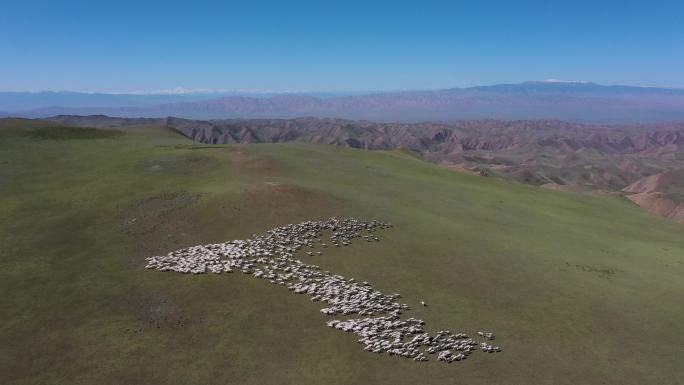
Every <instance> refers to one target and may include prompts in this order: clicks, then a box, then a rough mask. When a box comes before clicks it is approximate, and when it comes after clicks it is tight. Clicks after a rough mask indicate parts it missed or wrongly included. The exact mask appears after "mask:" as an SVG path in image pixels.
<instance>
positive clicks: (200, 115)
mask: <svg viewBox="0 0 684 385" xmlns="http://www.w3.org/2000/svg"><path fill="white" fill-rule="evenodd" d="M217 96H218V97H217ZM0 110H2V111H7V112H5V113H4V115H5V116H19V117H32V118H42V117H48V116H54V115H93V114H105V115H110V116H120V117H167V116H177V117H181V118H189V119H227V118H243V119H246V118H296V117H302V116H310V117H321V118H322V117H326V118H340V119H363V120H371V121H376V122H381V121H382V122H399V121H403V122H417V121H427V120H429V121H435V120H462V119H483V118H492V119H509V120H510V119H560V120H566V121H574V122H595V123H633V122H645V121H648V122H667V121H684V90H680V89H669V88H649V87H633V86H605V85H599V84H595V83H581V82H549V81H544V82H525V83H519V84H499V85H492V86H478V87H470V88H451V89H444V90H429V91H395V92H378V93H368V94H355V95H313V94H263V95H259V96H254V95H244V94H240V95H216V94H175V95H107V94H78V93H50V94H46V93H39V94H28V93H11V95H10V94H8V93H0Z"/></svg>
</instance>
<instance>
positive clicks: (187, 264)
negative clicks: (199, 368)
mask: <svg viewBox="0 0 684 385" xmlns="http://www.w3.org/2000/svg"><path fill="white" fill-rule="evenodd" d="M391 227H392V226H391V225H390V224H387V223H383V222H379V221H375V220H374V221H361V220H358V219H354V218H346V219H338V218H330V219H328V220H325V221H306V222H302V223H299V224H290V225H286V226H282V227H277V228H275V229H272V230H269V231H267V232H266V233H264V234H262V235H253V236H252V238H250V239H246V240H234V241H230V242H226V243H218V244H208V245H201V246H193V247H189V248H186V249H182V250H177V251H174V252H171V253H169V254H167V255H165V256H156V257H150V258H147V266H145V267H146V268H148V269H157V270H160V271H175V272H179V273H192V274H203V273H206V272H207V271H209V272H212V273H215V274H221V273H223V272H225V273H230V272H232V271H233V270H234V269H238V270H240V271H242V272H243V273H245V274H251V275H252V276H253V277H255V278H262V279H268V280H269V282H271V283H273V284H277V285H281V286H285V287H287V288H288V290H290V291H292V292H294V293H296V294H307V295H309V296H311V300H312V301H314V302H323V303H325V304H326V307H324V308H322V309H321V310H320V311H321V313H323V314H325V315H339V314H341V315H352V314H358V315H359V316H362V317H365V318H356V319H347V320H344V321H340V320H332V321H328V322H327V326H328V327H331V328H334V329H337V330H342V331H345V332H349V333H354V334H356V335H357V336H358V337H360V339H359V340H358V342H359V343H362V344H364V345H365V347H364V350H366V351H369V352H373V353H378V354H380V353H388V354H389V355H392V356H396V357H403V358H412V359H413V360H414V361H417V362H424V361H427V360H428V358H427V355H426V353H427V354H434V353H437V352H439V354H438V357H437V358H438V360H439V361H443V362H446V363H451V362H453V361H460V360H463V359H465V358H466V357H467V356H468V355H469V354H471V353H472V352H473V351H474V350H475V349H477V347H478V344H477V342H475V341H474V340H473V339H471V338H469V337H468V336H467V335H466V334H465V333H452V332H450V331H448V330H441V331H439V332H438V333H437V334H436V335H430V334H428V333H427V332H425V329H424V325H425V322H424V321H423V320H419V319H415V318H406V319H402V317H401V314H402V311H404V310H408V309H409V307H408V305H406V304H402V303H398V302H396V300H397V299H398V298H400V297H401V296H400V295H399V294H398V293H394V294H392V295H386V294H382V293H381V292H379V291H377V290H375V289H373V288H372V286H371V285H370V284H369V283H368V282H366V281H363V282H361V283H358V282H357V281H356V280H355V279H354V278H349V279H346V278H345V277H343V276H340V275H333V274H331V273H330V272H328V271H321V269H320V267H319V266H317V265H311V264H306V263H304V262H302V261H300V260H298V259H295V258H294V254H295V253H296V252H297V251H298V250H300V249H302V248H303V247H305V246H306V247H308V248H314V247H315V246H314V244H315V243H318V244H321V246H322V247H323V248H326V247H327V244H325V243H323V242H322V240H321V236H322V232H323V231H325V230H328V231H331V232H332V234H331V235H330V240H331V241H330V243H332V244H333V245H335V246H336V247H340V243H341V244H342V245H343V246H349V245H351V241H352V239H354V238H361V239H364V240H366V241H369V242H370V241H371V240H374V241H378V240H379V238H378V237H376V236H375V235H364V236H361V235H360V232H361V231H363V230H366V231H367V233H374V232H375V231H377V230H380V229H388V228H391ZM305 254H306V255H307V256H310V257H312V256H315V255H321V254H322V252H320V251H317V252H312V251H307V252H305ZM420 303H421V305H422V306H427V304H426V303H425V301H424V300H421V301H420ZM477 334H478V335H479V336H481V337H484V338H486V339H488V340H493V339H494V333H492V332H477ZM409 338H410V341H409V342H406V341H407V340H408V339H409ZM479 347H480V349H481V350H482V351H484V352H489V353H493V352H499V351H501V348H499V347H498V346H492V345H489V344H487V343H485V342H483V343H481V344H480V345H479Z"/></svg>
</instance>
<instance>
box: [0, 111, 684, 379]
mask: <svg viewBox="0 0 684 385" xmlns="http://www.w3.org/2000/svg"><path fill="white" fill-rule="evenodd" d="M0 162H1V163H2V167H0V196H1V197H2V199H0V210H1V211H2V212H3V213H4V214H3V215H2V216H1V217H0V235H1V237H2V238H1V242H2V245H3V247H2V248H0V290H1V291H2V292H3V293H9V294H8V295H4V296H2V297H1V298H0V308H2V309H3V323H2V326H1V327H0V373H1V376H2V383H3V384H38V383H50V384H74V383H82V384H98V385H102V384H121V383H141V384H226V383H241V384H264V383H268V384H286V383H296V384H320V383H327V384H366V383H368V384H371V383H372V384H415V383H421V384H432V383H434V384H444V383H452V384H512V385H515V384H521V385H522V384H525V385H530V384H550V383H553V384H580V383H581V384H592V383H609V384H618V383H619V384H627V385H628V384H643V383H663V384H676V383H678V382H679V381H680V380H681V378H682V375H683V372H682V368H681V365H680V354H679V353H680V350H681V346H683V345H684V329H683V326H682V325H684V309H682V307H681V306H679V304H680V303H682V301H684V259H683V257H682V256H684V238H683V237H682V236H681V227H679V226H678V225H675V224H672V223H670V222H668V221H666V220H663V219H660V218H657V217H655V216H652V215H650V214H648V213H646V212H643V211H642V210H639V209H638V208H637V207H634V205H632V204H631V203H630V202H628V201H626V200H624V199H619V198H614V197H594V196H588V195H575V194H566V193H558V192H555V191H548V190H545V189H539V188H535V187H532V186H526V185H522V184H518V183H511V182H507V181H503V180H498V179H493V178H479V177H476V176H471V175H466V174H460V173H453V172H450V171H448V170H444V169H441V168H439V167H436V166H435V165H432V164H430V163H426V162H423V161H421V160H418V159H416V158H415V157H413V156H412V155H410V154H407V153H405V152H403V151H387V152H384V151H378V152H369V151H361V150H357V149H350V148H342V147H335V146H325V145H311V144H302V143H288V144H262V145H222V146H210V145H202V144H198V143H196V142H192V141H190V140H188V139H186V138H183V137H181V136H179V135H178V134H177V133H175V132H173V131H171V130H169V129H168V128H167V127H165V126H163V125H146V126H130V127H128V128H127V129H126V130H122V131H120V132H118V133H117V132H102V130H95V131H94V132H93V131H89V130H86V131H80V130H78V129H74V128H66V129H65V128H62V127H60V124H58V123H50V122H44V121H20V120H9V119H5V120H1V121H0ZM330 216H345V217H346V216H353V217H359V218H367V219H379V220H384V221H388V222H391V223H393V224H394V228H393V229H391V230H387V231H386V232H384V233H382V234H380V236H381V238H382V241H381V242H373V243H368V244H365V242H364V244H362V245H361V244H359V245H356V244H355V245H353V246H351V247H349V248H340V249H330V251H329V252H326V255H325V256H322V257H317V256H311V257H309V256H306V255H302V256H300V257H301V258H302V259H304V260H305V261H307V262H309V263H316V264H318V265H320V266H321V267H323V268H324V269H327V270H330V271H333V272H335V273H339V274H342V275H344V276H349V277H355V278H357V279H358V280H367V281H369V282H372V283H373V284H374V286H375V287H377V288H378V289H380V290H382V291H383V292H390V293H391V292H398V293H401V294H402V295H403V300H404V301H405V302H406V303H408V304H410V305H411V306H412V307H414V309H412V310H411V314H412V315H414V316H416V317H419V318H421V319H424V320H425V321H427V324H428V325H430V326H431V327H434V328H436V329H439V328H445V329H450V330H455V331H456V330H463V331H466V332H469V333H473V332H475V331H476V330H480V329H481V328H482V329H491V330H494V331H496V332H497V335H498V338H497V343H499V344H500V345H501V346H502V347H504V351H503V352H502V353H498V354H496V355H486V354H478V355H475V356H473V357H472V358H471V359H468V360H466V361H464V362H461V363H458V364H452V365H445V364H440V363H438V362H435V361H431V362H428V363H425V364H418V363H415V362H413V361H409V360H399V359H396V358H393V357H388V356H386V355H374V354H369V353H366V352H363V351H362V350H361V349H360V347H359V345H358V344H357V343H356V338H354V336H352V335H350V334H345V333H339V332H337V331H335V330H332V329H330V328H327V327H325V321H327V320H328V319H329V318H326V316H324V315H321V314H320V313H318V309H319V308H320V306H317V305H316V304H314V303H312V302H311V301H309V300H308V299H307V298H304V297H302V296H294V295H291V294H289V293H287V292H285V293H283V291H282V290H280V288H277V287H273V285H269V284H268V283H266V282H263V281H261V280H255V279H251V278H249V277H247V276H244V275H240V274H232V275H218V276H216V275H205V276H189V275H181V274H167V273H161V272H157V271H150V270H145V269H143V266H144V258H146V257H149V256H152V255H159V254H163V253H167V252H169V251H173V250H176V249H178V248H181V247H185V246H191V245H196V244H203V243H210V242H223V241H227V240H231V239H244V238H246V237H249V236H251V234H254V233H261V232H263V231H266V230H268V229H270V228H272V227H274V226H277V225H282V224H286V223H292V222H299V221H302V220H307V219H312V218H327V217H330ZM421 299H424V300H425V301H426V302H427V303H428V304H429V305H430V306H428V307H420V306H418V304H419V302H420V300H421ZM433 331H434V330H433Z"/></svg>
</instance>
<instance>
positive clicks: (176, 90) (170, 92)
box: [0, 79, 684, 97]
mask: <svg viewBox="0 0 684 385" xmlns="http://www.w3.org/2000/svg"><path fill="white" fill-rule="evenodd" d="M534 83H549V84H592V85H598V86H601V87H633V88H647V89H648V88H653V89H667V90H681V89H684V86H649V85H638V84H603V83H599V82H594V81H584V80H560V79H544V80H524V81H521V82H517V83H490V84H476V85H469V86H463V87H460V86H444V87H436V88H404V89H373V90H358V89H349V90H345V89H329V90H306V89H299V90H297V89H257V88H253V89H249V88H247V89H221V88H189V87H183V86H177V87H170V88H166V89H157V90H129V91H108V90H103V91H80V90H74V89H43V90H35V91H34V90H18V91H14V90H1V89H0V93H28V94H41V93H55V94H59V93H75V94H84V95H98V94H100V95H130V96H146V95H149V96H174V95H176V96H181V95H225V94H235V95H236V96H238V95H239V96H246V97H248V96H250V95H288V94H289V95H298V94H300V95H301V94H323V95H326V94H327V95H332V96H337V95H354V94H358V95H361V94H366V95H367V94H375V93H395V92H420V91H440V90H449V89H469V88H477V87H492V86H499V85H521V84H534Z"/></svg>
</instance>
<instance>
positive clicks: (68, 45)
mask: <svg viewBox="0 0 684 385" xmlns="http://www.w3.org/2000/svg"><path fill="white" fill-rule="evenodd" d="M548 78H555V79H562V80H582V81H595V82H599V83H604V84H632V85H647V86H677V87H681V86H684V2H682V1H657V0H654V1H643V0H642V1H631V0H622V1H605V0H604V1H602V0H594V1H583V0H566V1H552V0H546V1H515V0H510V1H504V0H498V1H457V0H454V1H444V2H438V1H430V0H423V1H415V2H401V1H375V2H373V1H368V0H366V1H353V0H347V1H325V0H319V1H296V0H291V1H280V2H276V1H260V0H244V1H241V2H233V1H216V2H209V1H200V0H195V1H183V2H182V1H174V0H167V1H164V2H150V1H143V0H139V1H127V0H123V1H97V0H93V1H31V0H22V1H16V0H3V1H2V3H0V90H2V91H19V90H29V91H37V90H76V91H91V92H92V91H132V90H158V89H168V88H173V87H186V88H212V89H262V90H280V91H284V90H309V91H323V90H327V91H336V90H338V91H350V90H360V91H362V90H390V89H420V88H447V87H461V86H470V85H481V84H494V83H508V82H511V83H512V82H520V81H525V80H543V79H548Z"/></svg>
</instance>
